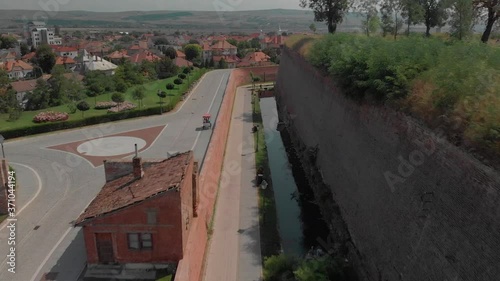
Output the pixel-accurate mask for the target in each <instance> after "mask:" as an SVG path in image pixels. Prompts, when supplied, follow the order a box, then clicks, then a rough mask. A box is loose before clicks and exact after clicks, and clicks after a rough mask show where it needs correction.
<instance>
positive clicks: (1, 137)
mask: <svg viewBox="0 0 500 281" xmlns="http://www.w3.org/2000/svg"><path fill="white" fill-rule="evenodd" d="M4 141H5V138H4V137H3V136H2V135H0V145H2V155H3V158H5V151H4V150H3V142H4Z"/></svg>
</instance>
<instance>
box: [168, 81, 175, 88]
mask: <svg viewBox="0 0 500 281" xmlns="http://www.w3.org/2000/svg"><path fill="white" fill-rule="evenodd" d="M174 88H175V85H174V84H172V83H168V84H167V90H173V89H174Z"/></svg>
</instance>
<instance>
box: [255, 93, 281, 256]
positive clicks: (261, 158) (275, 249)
mask: <svg viewBox="0 0 500 281" xmlns="http://www.w3.org/2000/svg"><path fill="white" fill-rule="evenodd" d="M252 99H253V101H254V102H253V103H252V104H253V105H252V107H253V122H254V123H255V124H258V126H259V130H258V133H257V134H255V137H254V141H255V144H256V146H257V147H256V148H258V150H257V152H256V153H255V165H256V167H257V168H258V167H262V168H263V169H264V178H265V179H266V181H267V182H268V183H269V185H268V187H267V188H266V189H265V190H262V189H259V220H260V248H261V254H262V257H263V259H262V261H263V262H264V258H265V257H269V256H273V255H277V254H279V252H280V250H281V240H280V236H279V232H278V228H277V226H278V220H277V214H276V204H275V201H274V191H273V184H272V181H271V176H270V175H271V171H270V168H269V162H268V158H267V148H266V140H265V134H264V129H263V128H264V126H263V123H262V115H261V112H260V104H259V98H258V97H257V96H256V95H254V96H253V97H252ZM257 138H258V139H257Z"/></svg>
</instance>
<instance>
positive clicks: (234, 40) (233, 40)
mask: <svg viewBox="0 0 500 281" xmlns="http://www.w3.org/2000/svg"><path fill="white" fill-rule="evenodd" d="M226 41H227V43H229V44H231V45H233V46H238V41H236V39H234V38H229V39H227V40H226Z"/></svg>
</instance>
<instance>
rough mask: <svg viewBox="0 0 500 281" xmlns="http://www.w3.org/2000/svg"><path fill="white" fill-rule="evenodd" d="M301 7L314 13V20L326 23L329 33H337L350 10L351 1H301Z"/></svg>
mask: <svg viewBox="0 0 500 281" xmlns="http://www.w3.org/2000/svg"><path fill="white" fill-rule="evenodd" d="M300 7H302V8H309V9H311V10H313V11H314V20H315V21H318V22H323V21H324V22H326V25H327V26H328V32H329V33H335V31H336V30H337V25H338V24H339V23H341V22H342V20H343V18H344V14H345V13H346V11H347V9H348V8H349V0H300Z"/></svg>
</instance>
